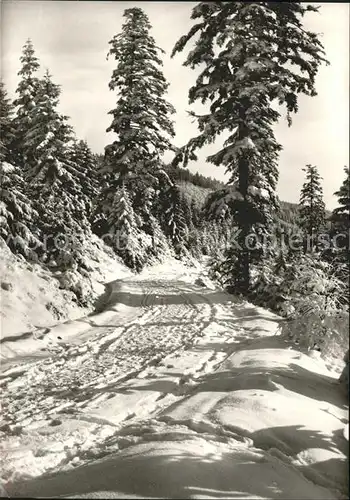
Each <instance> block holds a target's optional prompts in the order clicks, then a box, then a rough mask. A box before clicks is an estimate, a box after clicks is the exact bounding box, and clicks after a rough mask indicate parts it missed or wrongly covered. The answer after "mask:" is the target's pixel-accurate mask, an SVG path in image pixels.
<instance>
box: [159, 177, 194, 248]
mask: <svg viewBox="0 0 350 500" xmlns="http://www.w3.org/2000/svg"><path fill="white" fill-rule="evenodd" d="M161 195H162V197H161V199H160V205H161V207H162V211H163V216H162V218H161V227H162V229H163V231H164V233H165V235H166V236H167V237H168V238H170V240H171V242H172V243H173V245H174V248H175V250H176V251H177V252H178V253H181V249H182V247H183V244H184V240H185V237H186V235H187V233H188V227H187V225H186V216H185V210H186V209H187V207H188V204H187V203H186V205H185V204H184V200H183V197H182V193H181V190H180V188H179V186H178V185H177V184H173V185H172V186H170V187H169V188H168V189H167V190H166V191H164V192H162V193H161Z"/></svg>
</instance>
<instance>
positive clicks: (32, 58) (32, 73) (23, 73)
mask: <svg viewBox="0 0 350 500" xmlns="http://www.w3.org/2000/svg"><path fill="white" fill-rule="evenodd" d="M20 62H21V63H22V67H21V69H20V70H19V72H18V75H19V76H20V81H19V84H18V87H17V89H16V93H17V95H18V97H17V98H16V99H15V100H14V102H13V104H14V106H15V108H16V117H15V129H16V141H15V145H14V150H15V151H16V164H18V165H19V166H21V167H22V168H26V167H28V166H33V158H32V157H31V156H30V154H29V152H28V151H26V150H25V147H24V141H25V135H26V133H27V132H28V130H29V129H30V127H31V114H32V111H33V110H34V108H35V106H36V97H37V92H38V89H39V86H40V84H39V78H38V77H37V76H36V73H37V71H38V69H39V68H40V64H39V60H38V58H37V57H36V55H35V51H34V47H33V44H32V41H31V40H30V39H28V40H27V41H26V43H25V44H24V46H23V53H22V56H21V58H20Z"/></svg>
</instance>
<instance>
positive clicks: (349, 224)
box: [331, 167, 350, 249]
mask: <svg viewBox="0 0 350 500" xmlns="http://www.w3.org/2000/svg"><path fill="white" fill-rule="evenodd" d="M344 173H345V179H344V181H343V183H342V185H341V186H340V188H339V190H338V191H336V192H335V193H334V195H335V196H336V197H337V198H338V206H337V207H336V208H335V209H334V210H333V213H332V216H331V220H332V223H333V226H334V227H335V228H336V229H337V231H338V232H344V233H345V234H347V235H349V229H350V178H349V167H344ZM344 247H347V248H348V249H349V238H344Z"/></svg>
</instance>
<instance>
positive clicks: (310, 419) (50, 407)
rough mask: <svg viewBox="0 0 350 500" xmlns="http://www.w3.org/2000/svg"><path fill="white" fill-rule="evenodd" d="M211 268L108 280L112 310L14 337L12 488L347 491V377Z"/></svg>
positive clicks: (8, 466)
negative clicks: (335, 373)
mask: <svg viewBox="0 0 350 500" xmlns="http://www.w3.org/2000/svg"><path fill="white" fill-rule="evenodd" d="M201 272H202V270H201V269H200V268H198V269H196V268H193V269H191V270H190V269H189V268H185V267H183V266H182V265H180V263H177V262H176V261H174V262H171V265H169V263H167V264H161V265H159V266H155V267H152V268H149V269H148V270H146V271H144V272H143V273H141V275H138V276H132V277H127V278H125V279H121V280H116V281H113V282H112V283H109V284H108V285H107V286H106V293H105V294H104V296H103V297H102V298H101V301H100V303H99V304H98V307H99V310H100V311H101V312H99V313H95V314H93V315H90V316H88V317H86V318H82V319H80V320H76V321H72V322H67V323H65V324H61V325H58V326H57V327H55V328H52V329H50V330H46V331H44V332H38V335H37V336H36V338H33V337H29V338H24V339H22V340H17V341H7V342H3V345H2V349H1V355H2V366H1V380H0V382H1V385H2V389H3V398H2V417H1V420H2V423H1V428H0V431H1V449H0V452H1V456H2V471H3V472H2V488H3V495H10V496H29V497H30V496H32V497H38V496H44V497H50V496H52V497H57V496H67V497H69V498H72V497H73V496H75V497H82V496H85V497H98V496H99V495H100V496H101V497H121V498H222V497H226V498H244V499H248V498H266V499H267V498H291V499H292V498H308V499H321V498H341V497H342V495H344V494H345V492H346V488H347V441H346V439H345V437H344V425H345V424H346V422H347V407H346V397H345V395H343V394H342V393H341V390H340V388H339V385H338V384H337V380H336V379H335V378H332V376H331V374H330V373H328V372H327V370H326V368H325V367H324V365H323V363H322V362H321V361H320V360H319V359H318V358H317V357H315V356H309V355H306V354H302V353H301V352H299V351H297V350H295V348H293V347H292V346H291V345H289V344H288V343H287V342H286V341H285V340H283V339H281V338H280V337H279V336H278V325H279V318H278V317H277V316H275V315H273V314H272V313H270V312H268V311H266V310H264V309H262V308H258V307H255V306H252V305H251V304H249V303H247V302H244V301H242V302H240V301H238V300H237V299H235V298H234V297H232V296H230V295H228V294H226V293H224V292H222V291H221V290H218V289H215V287H213V286H212V284H211V283H210V282H209V281H208V280H206V279H205V278H204V280H203V279H202V282H201V281H199V280H198V276H199V274H200V273H201ZM203 285H204V286H203ZM205 285H206V286H205ZM50 472H52V473H53V475H51V476H47V475H44V476H42V477H39V476H41V475H42V474H44V473H50ZM24 479H27V481H24ZM344 498H345V496H344Z"/></svg>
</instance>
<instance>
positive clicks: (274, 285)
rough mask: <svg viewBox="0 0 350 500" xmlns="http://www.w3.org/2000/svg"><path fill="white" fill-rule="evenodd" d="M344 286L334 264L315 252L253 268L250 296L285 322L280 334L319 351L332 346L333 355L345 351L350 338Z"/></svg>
mask: <svg viewBox="0 0 350 500" xmlns="http://www.w3.org/2000/svg"><path fill="white" fill-rule="evenodd" d="M344 293H345V286H344V283H343V282H342V281H340V280H339V279H338V278H337V277H336V276H335V274H334V269H333V266H332V265H331V264H329V263H327V262H325V261H323V260H321V259H320V257H319V256H318V255H316V254H306V255H304V254H301V255H294V256H292V258H291V260H290V261H286V259H284V257H283V256H282V257H280V258H279V259H278V261H277V263H276V262H275V263H273V262H272V261H268V262H265V263H264V264H262V265H261V266H260V267H259V269H255V276H254V279H253V291H252V298H253V300H255V301H256V302H258V303H259V304H260V305H263V306H265V307H266V306H267V307H270V308H271V309H273V310H275V311H277V312H278V313H280V314H281V315H283V316H285V317H286V318H287V320H288V321H286V322H283V323H282V332H281V333H282V335H286V336H287V337H288V338H289V339H292V340H294V341H296V342H298V343H299V344H300V345H302V346H304V347H307V348H309V349H310V348H313V347H314V346H315V345H317V346H318V347H319V348H320V349H321V350H322V352H326V351H327V350H329V349H330V347H331V346H332V350H333V351H336V350H339V352H337V353H336V352H334V354H336V355H340V353H342V354H343V353H344V351H345V350H346V347H345V346H346V345H347V344H348V339H349V312H348V307H347V306H346V305H344V301H343V296H344Z"/></svg>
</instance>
